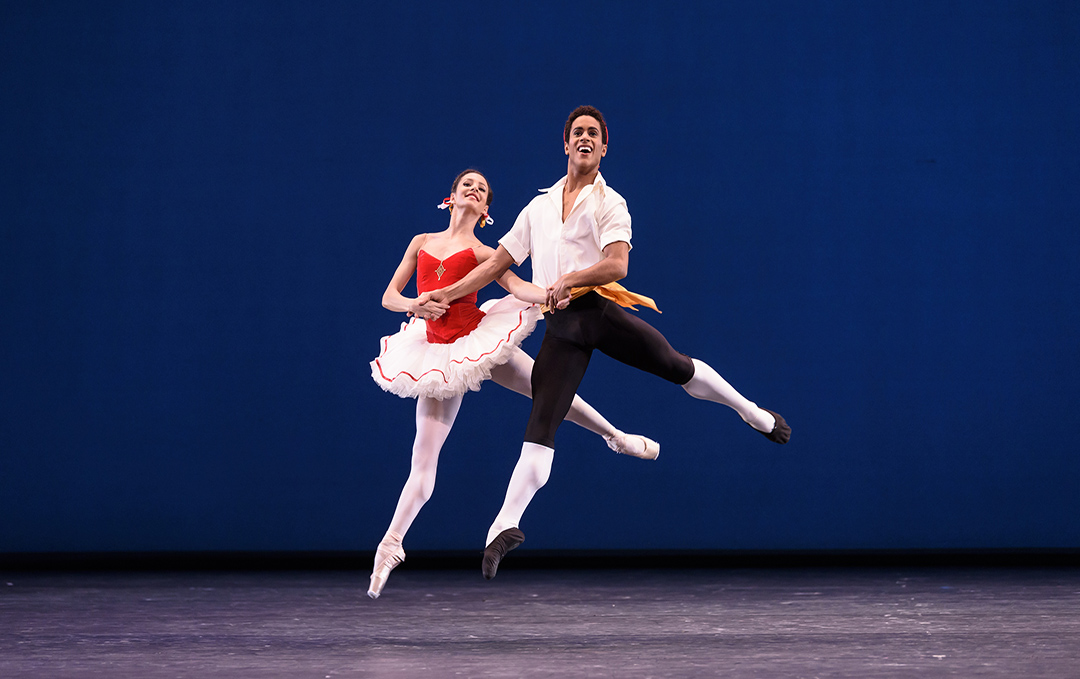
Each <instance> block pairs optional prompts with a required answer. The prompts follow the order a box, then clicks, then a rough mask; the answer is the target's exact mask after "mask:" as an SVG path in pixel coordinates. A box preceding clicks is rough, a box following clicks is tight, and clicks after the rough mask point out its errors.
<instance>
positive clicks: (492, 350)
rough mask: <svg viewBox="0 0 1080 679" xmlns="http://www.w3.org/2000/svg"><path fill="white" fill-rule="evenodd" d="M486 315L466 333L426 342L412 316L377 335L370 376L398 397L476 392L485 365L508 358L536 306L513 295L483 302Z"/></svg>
mask: <svg viewBox="0 0 1080 679" xmlns="http://www.w3.org/2000/svg"><path fill="white" fill-rule="evenodd" d="M480 310H481V311H483V312H484V313H485V314H486V315H485V316H484V317H483V318H482V319H480V325H478V326H477V327H476V328H475V329H474V330H473V331H472V332H470V333H469V334H468V335H465V336H464V337H460V338H458V339H457V340H455V341H454V342H453V343H451V344H432V343H430V342H428V340H427V325H426V323H425V322H424V321H423V319H419V318H413V319H410V320H409V321H408V322H407V323H402V324H401V331H400V332H397V333H395V334H393V335H388V336H387V337H383V338H382V340H381V341H380V345H379V346H380V348H381V351H380V352H379V357H378V358H376V359H375V360H374V361H372V362H371V378H372V379H373V380H375V383H376V384H378V385H379V386H380V387H382V388H383V389H384V390H386V391H389V392H390V393H392V394H397V395H398V396H401V397H402V398H417V397H418V396H426V397H428V398H434V399H438V400H440V401H441V400H443V399H446V398H450V397H451V396H457V395H458V394H464V393H465V392H466V391H479V390H480V385H481V384H482V383H483V382H484V381H485V380H488V379H491V369H492V368H494V367H495V366H497V365H502V364H503V363H506V362H507V361H508V360H510V352H512V351H513V350H514V348H515V347H517V346H518V345H520V344H521V342H522V341H523V340H524V339H525V338H526V337H528V336H529V334H530V333H532V331H533V329H534V328H535V327H536V322H537V321H538V320H539V319H540V316H541V313H540V309H539V307H537V306H536V305H535V304H529V303H528V302H522V301H521V300H519V299H517V298H516V297H514V296H513V295H507V296H506V297H503V298H501V299H492V300H488V301H487V302H484V304H483V305H482V306H481V307H480Z"/></svg>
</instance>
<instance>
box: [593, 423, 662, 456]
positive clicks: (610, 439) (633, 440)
mask: <svg viewBox="0 0 1080 679" xmlns="http://www.w3.org/2000/svg"><path fill="white" fill-rule="evenodd" d="M604 441H606V442H607V445H608V448H611V449H612V450H614V451H615V452H616V453H619V454H620V455H630V456H631V457H640V458H641V459H642V460H655V459H656V458H657V457H658V456H659V455H660V444H659V443H657V442H656V441H653V440H652V439H650V438H646V437H644V436H641V435H640V434H626V433H624V432H621V431H618V430H616V431H615V433H614V434H611V435H610V436H605V437H604Z"/></svg>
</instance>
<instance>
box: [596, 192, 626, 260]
mask: <svg viewBox="0 0 1080 679" xmlns="http://www.w3.org/2000/svg"><path fill="white" fill-rule="evenodd" d="M608 191H609V192H610V193H611V194H614V195H606V196H604V202H603V204H602V205H601V207H600V216H599V223H598V224H597V234H598V235H599V236H600V249H601V250H603V249H604V248H606V247H607V246H609V245H611V244H612V243H616V242H618V241H623V242H625V243H626V244H627V245H630V247H631V248H633V245H631V243H630V237H631V236H632V235H633V234H632V230H631V229H630V210H628V209H627V207H626V200H625V199H624V198H623V197H622V196H620V195H619V194H617V193H615V192H614V191H611V190H610V189H608Z"/></svg>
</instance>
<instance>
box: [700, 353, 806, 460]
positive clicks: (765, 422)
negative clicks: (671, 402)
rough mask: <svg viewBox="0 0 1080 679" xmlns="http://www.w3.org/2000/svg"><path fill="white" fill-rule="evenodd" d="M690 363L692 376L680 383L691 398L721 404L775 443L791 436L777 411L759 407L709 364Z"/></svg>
mask: <svg viewBox="0 0 1080 679" xmlns="http://www.w3.org/2000/svg"><path fill="white" fill-rule="evenodd" d="M690 360H692V361H693V362H694V376H693V377H691V378H690V381H689V382H687V383H686V384H684V385H683V389H685V390H686V393H688V394H690V395H691V396H693V397H694V398H699V399H702V400H704V401H713V402H714V403H723V404H724V405H726V406H728V407H729V408H731V409H733V410H734V411H735V412H737V413H738V414H739V417H741V418H742V420H743V422H745V423H747V424H748V425H750V426H751V427H753V428H754V429H756V430H757V431H759V432H761V434H762V435H764V436H765V438H767V439H769V440H770V441H775V442H776V443H787V442H788V440H789V439H790V438H791V427H789V426H788V424H787V422H785V421H784V418H783V417H780V415H778V414H777V413H774V412H773V411H771V410H766V409H765V408H759V407H758V406H757V404H756V403H753V402H752V401H750V400H749V399H747V398H746V397H745V396H743V395H742V394H740V393H739V392H738V391H736V390H735V388H734V387H732V386H731V385H730V384H728V382H727V380H725V379H724V378H723V377H721V376H720V374H719V373H717V372H716V371H715V370H713V369H712V368H711V367H709V364H707V363H705V362H703V361H699V360H698V359H696V358H693V359H690Z"/></svg>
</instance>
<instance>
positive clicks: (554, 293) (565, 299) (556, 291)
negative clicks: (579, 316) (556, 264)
mask: <svg viewBox="0 0 1080 679" xmlns="http://www.w3.org/2000/svg"><path fill="white" fill-rule="evenodd" d="M567 275H569V274H567ZM573 287H574V286H572V285H570V283H569V281H567V276H560V277H559V280H557V281H555V282H554V283H552V284H551V285H549V286H548V289H547V307H548V308H549V309H551V310H552V311H554V310H555V309H565V308H566V305H567V304H569V303H570V291H571V289H572V288H573Z"/></svg>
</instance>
